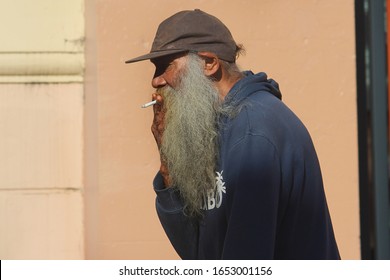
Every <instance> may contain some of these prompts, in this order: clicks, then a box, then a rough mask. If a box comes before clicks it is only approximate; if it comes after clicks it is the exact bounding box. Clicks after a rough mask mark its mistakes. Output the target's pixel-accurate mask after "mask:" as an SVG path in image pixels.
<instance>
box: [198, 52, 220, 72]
mask: <svg viewBox="0 0 390 280" xmlns="http://www.w3.org/2000/svg"><path fill="white" fill-rule="evenodd" d="M198 55H199V56H200V57H202V58H203V59H204V61H205V65H204V74H205V75H206V76H207V77H212V76H216V74H217V72H218V70H219V68H220V67H221V63H220V61H219V59H218V57H217V56H216V55H215V54H214V53H211V52H198Z"/></svg>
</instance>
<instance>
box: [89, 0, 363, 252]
mask: <svg viewBox="0 0 390 280" xmlns="http://www.w3.org/2000/svg"><path fill="white" fill-rule="evenodd" d="M86 3H87V5H86V22H87V53H86V55H87V83H86V94H87V122H86V129H87V134H86V135H87V141H86V152H87V157H86V167H87V170H86V177H85V180H86V186H87V192H86V205H87V207H86V257H87V258H92V259H94V258H98V259H99V258H108V259H118V258H119V259H139V258H141V259H150V258H152V259H160V258H177V256H176V254H175V253H174V251H173V250H172V248H171V246H170V244H169V241H168V240H167V238H166V237H165V235H164V233H163V231H162V229H161V226H160V224H159V221H158V219H157V217H156V214H155V210H154V197H155V196H154V193H153V191H152V186H151V181H152V179H153V177H154V174H155V172H156V170H157V168H158V164H159V163H158V162H159V161H158V152H157V150H156V147H155V144H154V140H153V137H152V136H151V134H150V124H151V121H152V110H151V109H150V108H149V109H145V110H143V109H140V105H141V104H142V103H144V102H146V101H148V100H150V94H151V93H152V92H153V90H152V88H151V86H150V79H151V77H152V74H153V67H152V65H151V64H150V63H148V62H141V63H138V64H134V65H125V64H124V61H125V60H126V59H128V58H132V57H134V56H137V55H140V54H143V53H145V52H148V51H149V50H150V47H151V43H152V39H153V36H154V34H155V30H156V27H157V25H158V24H159V23H160V22H161V21H162V20H163V19H165V18H166V17H168V16H170V15H171V14H173V13H175V12H177V11H179V10H182V9H193V8H200V9H203V10H205V11H207V12H209V13H211V14H214V15H216V16H217V17H219V18H220V19H221V20H222V21H224V22H225V23H226V25H227V26H228V27H229V28H230V29H231V31H232V33H233V35H234V37H235V39H236V40H237V41H238V42H240V43H243V44H244V45H245V47H246V50H247V54H246V56H244V57H241V58H240V59H239V64H240V66H241V67H242V68H243V69H252V70H253V71H255V72H257V71H266V72H267V73H268V74H269V76H270V77H272V78H274V79H276V80H277V81H278V82H279V83H280V85H281V89H282V92H283V93H284V101H285V103H286V104H287V105H288V106H290V107H291V108H292V109H293V110H294V111H295V112H296V113H297V115H298V116H300V118H301V119H302V120H303V121H304V123H305V124H306V125H307V127H308V129H309V131H310V133H311V134H312V137H313V140H314V143H315V145H316V148H317V151H318V155H319V158H320V162H321V166H322V170H323V176H324V181H325V187H326V193H327V196H328V204H329V208H330V211H331V214H332V218H333V222H334V228H335V232H336V237H337V240H338V243H339V247H340V251H341V255H342V257H343V258H345V259H359V258H360V243H359V242H360V241H359V208H358V161H357V131H356V126H357V119H356V101H355V99H356V86H355V50H354V1H353V0H344V1H339V0H332V1H329V0H328V1H325V0H320V1H318V0H295V1H288V0H278V1H275V0H268V1H266V0H264V1H259V0H257V1H256V0H249V1H235V0H234V1H233V0H232V1H217V0H215V1H213V0H209V1H195V0H193V1H179V0H166V1H155V0H142V1H126V0H117V1H93V0H87V1H86Z"/></svg>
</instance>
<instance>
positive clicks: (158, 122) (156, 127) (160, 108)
mask: <svg viewBox="0 0 390 280" xmlns="http://www.w3.org/2000/svg"><path fill="white" fill-rule="evenodd" d="M152 99H153V100H157V103H156V104H154V105H153V111H154V118H153V123H152V133H153V135H154V139H155V140H156V143H157V147H158V150H159V151H161V142H162V136H163V133H164V129H165V123H164V120H165V109H164V99H163V97H162V96H161V95H160V94H157V93H153V95H152ZM160 160H161V166H160V173H161V175H162V176H163V178H164V184H165V187H170V186H171V179H170V177H169V172H168V168H167V165H166V163H165V161H164V160H163V158H162V156H161V152H160Z"/></svg>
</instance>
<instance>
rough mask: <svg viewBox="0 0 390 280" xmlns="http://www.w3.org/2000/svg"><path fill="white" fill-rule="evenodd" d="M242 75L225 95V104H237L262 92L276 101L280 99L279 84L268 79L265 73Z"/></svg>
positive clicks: (246, 72)
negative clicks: (268, 94)
mask: <svg viewBox="0 0 390 280" xmlns="http://www.w3.org/2000/svg"><path fill="white" fill-rule="evenodd" d="M243 73H244V75H245V76H244V77H243V78H242V79H241V80H239V81H238V82H237V83H236V84H235V85H234V86H233V87H232V88H231V90H230V91H229V93H228V94H227V96H226V98H225V104H232V103H233V104H239V103H241V101H242V100H244V99H245V98H247V97H248V96H250V95H252V94H261V93H262V92H268V93H270V94H272V95H274V96H275V97H277V98H278V99H280V100H281V99H282V93H281V92H280V90H279V84H278V83H277V82H276V81H274V80H273V79H268V77H267V74H266V73H264V72H260V73H258V74H253V72H252V71H244V72H243Z"/></svg>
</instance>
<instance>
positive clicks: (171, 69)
mask: <svg viewBox="0 0 390 280" xmlns="http://www.w3.org/2000/svg"><path fill="white" fill-rule="evenodd" d="M187 58H188V57H187V56H186V55H185V54H183V53H181V54H174V55H169V56H164V57H160V58H157V59H154V60H152V62H153V64H154V65H155V67H156V71H155V73H154V76H153V79H152V86H153V87H154V88H156V89H158V88H161V87H164V86H170V87H172V88H174V89H175V88H177V86H178V83H179V81H180V76H181V75H182V74H183V71H184V68H185V65H186V60H187Z"/></svg>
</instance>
